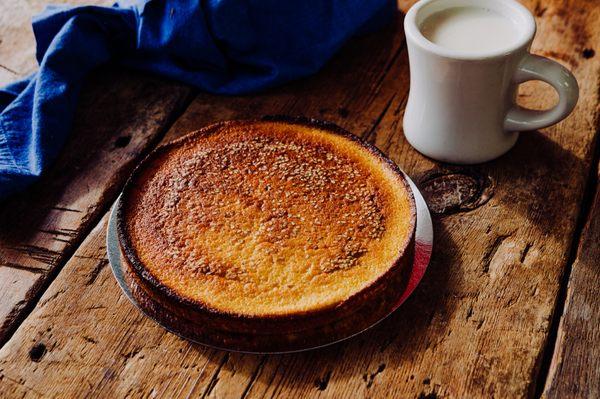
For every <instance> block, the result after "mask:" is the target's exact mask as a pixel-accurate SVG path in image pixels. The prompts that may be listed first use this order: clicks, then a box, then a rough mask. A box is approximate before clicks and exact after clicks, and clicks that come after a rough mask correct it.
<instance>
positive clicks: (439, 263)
mask: <svg viewBox="0 0 600 399" xmlns="http://www.w3.org/2000/svg"><path fill="white" fill-rule="evenodd" d="M528 5H529V6H530V8H531V9H537V7H539V6H537V5H536V4H535V3H533V2H530V3H528ZM544 7H545V10H544V11H542V9H539V10H538V13H537V14H538V21H539V31H540V34H539V36H538V39H537V40H536V42H535V45H534V50H535V51H540V50H544V51H549V50H550V49H551V50H552V51H555V52H556V54H557V56H556V57H555V58H559V59H560V60H561V61H563V62H565V61H564V60H570V61H569V66H570V67H571V68H573V70H574V73H575V74H576V76H577V77H578V79H579V81H580V83H581V89H582V96H581V102H580V104H579V106H578V108H577V109H576V111H575V114H574V115H573V116H572V117H571V118H569V119H568V120H566V121H564V122H563V123H561V124H559V125H557V126H555V127H552V128H550V129H546V130H545V131H544V132H543V133H540V132H536V133H530V134H524V135H523V136H522V138H521V140H520V141H519V143H518V145H517V147H516V148H515V149H514V150H513V151H511V153H509V154H508V155H507V156H505V157H503V158H501V159H499V160H497V161H494V162H490V163H488V164H485V165H480V166H476V167H453V166H447V165H441V164H437V163H434V162H432V161H430V160H428V159H426V158H424V157H422V156H421V155H419V154H417V153H416V152H415V151H414V150H412V149H411V148H410V147H409V145H408V144H407V143H406V141H405V140H404V137H403V135H402V129H401V119H402V113H403V109H404V104H405V101H406V94H407V85H408V67H407V64H406V53H405V52H404V51H402V33H401V29H400V21H397V23H396V26H395V30H394V32H391V31H387V32H383V33H380V34H378V35H375V36H372V37H370V38H367V39H364V40H362V41H361V42H359V43H357V44H355V45H353V46H352V48H350V49H349V50H347V51H345V52H344V53H343V54H342V55H340V56H339V57H337V58H336V60H335V61H334V62H333V63H332V64H331V65H329V67H328V68H326V70H325V71H323V72H321V73H320V74H318V75H317V76H315V77H313V78H310V79H306V80H303V81H301V82H297V83H296V84H293V85H289V86H287V87H284V88H280V89H277V90H274V91H271V92H268V93H264V94H261V95H257V96H247V97H232V98H225V97H217V96H208V95H199V96H198V97H197V98H196V100H195V101H194V103H193V104H192V105H191V106H190V107H189V108H188V110H187V111H186V113H185V114H184V115H183V117H182V118H180V119H179V120H178V122H177V123H176V124H175V125H174V127H173V128H172V129H171V130H170V132H169V133H168V135H167V139H170V138H174V137H177V136H179V135H181V134H184V133H185V132H188V131H190V130H193V129H196V128H199V127H201V126H202V125H204V124H206V123H210V122H213V121H215V120H221V119H227V118H237V117H256V116H260V115H263V114H274V113H287V114H304V115H306V116H312V117H317V118H323V119H329V120H332V121H334V122H336V123H338V124H340V125H341V126H343V127H345V128H348V129H350V130H352V131H354V132H356V133H359V134H362V135H363V136H365V137H367V138H368V139H369V140H370V141H372V142H374V143H375V144H377V145H378V146H379V147H380V148H382V149H383V150H384V151H386V152H387V153H388V154H390V156H391V157H392V159H394V160H395V161H396V162H397V163H398V164H400V165H401V166H402V167H403V168H404V169H405V170H406V171H407V172H408V173H409V174H410V175H411V176H412V177H413V178H414V179H415V180H416V181H417V182H418V184H419V185H420V187H421V188H422V190H423V191H424V193H425V194H426V195H427V197H428V199H429V202H430V204H431V205H432V210H433V211H434V217H435V234H436V242H435V245H436V246H435V251H434V257H433V259H432V263H431V266H430V268H429V270H428V272H427V274H426V276H425V279H424V280H423V283H422V284H421V285H420V286H419V288H418V289H417V291H416V292H415V294H414V296H413V297H412V298H410V299H409V301H408V302H407V303H406V304H405V305H404V306H403V307H402V308H401V309H400V310H399V311H398V312H396V313H395V314H394V315H393V316H392V317H390V318H389V319H387V320H386V321H385V322H383V323H382V324H381V325H379V326H378V327H376V328H375V329H373V330H371V331H369V332H367V333H365V334H362V335H361V336H359V337H357V338H355V339H352V340H350V341H348V342H346V343H342V344H338V345H335V346H333V347H330V348H327V349H323V350H319V351H313V352H309V353H304V354H296V355H285V356H252V355H240V354H227V353H224V352H219V351H215V350H210V349H206V348H203V347H201V346H197V345H192V344H189V343H187V342H185V341H183V340H181V339H179V338H177V337H175V336H173V335H172V334H169V333H167V332H165V331H163V330H162V329H161V328H159V327H157V326H156V325H154V324H153V323H152V322H151V321H149V320H147V319H145V318H144V317H143V316H141V315H140V314H139V312H137V311H135V309H134V307H133V306H132V305H130V304H129V303H128V302H127V300H126V299H125V298H124V297H123V296H122V295H121V294H120V292H119V288H118V287H117V285H116V282H114V280H113V278H112V276H111V273H110V270H109V269H108V268H107V267H106V266H102V267H100V266H99V265H100V264H101V263H103V262H104V263H105V258H104V251H105V249H104V244H103V240H104V229H105V220H103V222H102V223H101V224H100V225H99V226H98V227H97V228H96V229H95V230H94V231H93V232H92V234H90V236H89V237H88V238H87V239H86V241H85V242H84V244H83V245H82V246H81V247H80V248H79V250H78V251H77V252H76V254H75V256H74V257H73V258H72V259H71V260H70V261H69V262H68V263H67V265H66V266H65V267H64V268H63V270H62V272H61V273H60V275H59V276H58V277H57V279H56V280H55V281H54V282H53V284H52V285H51V286H50V288H49V289H48V291H47V292H46V293H45V294H44V296H43V297H42V299H41V301H40V304H39V306H38V307H37V308H36V309H35V310H34V311H33V312H32V313H31V315H30V316H29V317H28V318H27V320H26V321H25V322H24V323H23V324H22V325H21V327H20V328H19V330H18V331H17V332H16V333H15V335H14V336H13V337H12V339H11V340H10V341H9V342H8V343H7V344H6V345H5V346H4V347H3V348H2V349H1V350H0V384H1V385H2V388H5V389H6V392H8V393H9V394H14V395H17V394H18V393H19V392H21V391H22V390H25V389H36V390H40V389H41V388H43V392H44V394H46V395H48V396H58V395H63V396H80V397H84V396H90V395H94V396H104V397H120V396H125V395H127V394H128V395H133V396H144V395H157V396H158V395H161V396H165V395H167V396H170V397H186V396H188V395H191V396H203V397H263V396H272V397H284V398H285V397H304V396H307V397H315V396H323V397H361V396H367V397H490V396H492V397H494V396H495V397H524V396H528V395H530V394H532V389H533V388H534V386H535V381H536V378H537V373H538V367H539V361H540V358H541V355H542V353H543V349H544V347H545V345H546V340H547V339H548V335H549V327H550V320H551V318H552V315H553V310H554V308H555V305H556V304H555V301H556V297H557V292H558V290H559V286H560V282H561V277H562V274H563V272H564V270H565V267H566V262H567V255H568V253H569V251H570V246H571V240H572V237H573V233H574V229H575V224H576V220H577V217H578V214H579V203H580V202H581V198H582V195H583V189H584V186H585V180H586V177H587V175H588V172H589V168H590V164H591V160H592V157H593V151H592V145H591V144H592V142H593V141H594V139H595V135H596V134H597V131H596V126H597V125H596V123H597V118H598V104H599V98H598V87H599V79H600V77H599V75H598V73H597V72H598V68H599V66H600V62H599V61H598V60H599V59H598V58H597V57H587V56H586V54H589V52H586V50H588V49H593V48H600V37H599V35H598V32H597V29H599V28H598V26H597V24H594V23H593V21H596V20H598V18H600V15H598V13H599V12H600V10H598V9H597V7H595V3H594V2H586V1H583V0H580V1H576V2H565V3H564V4H563V2H562V1H558V0H556V1H553V2H547V3H545V4H544ZM567 10H582V11H575V12H574V13H569V12H567ZM539 89H540V86H539V85H528V86H527V87H526V89H525V90H524V92H523V95H522V96H521V101H522V102H524V103H525V104H528V105H540V104H548V103H549V102H551V101H552V99H553V98H554V97H553V95H554V94H553V93H551V92H550V91H547V90H541V91H538V90H539ZM457 192H458V193H460V195H458V194H455V193H457ZM98 270H99V271H98ZM92 271H94V275H95V271H98V274H97V275H96V276H95V277H94V278H92V276H90V273H91V272H92ZM90 281H91V284H89V282H90ZM40 345H43V347H42V346H40ZM44 349H45V350H44ZM40 354H42V355H41V356H40ZM5 381H9V382H8V383H5Z"/></svg>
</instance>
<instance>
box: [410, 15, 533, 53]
mask: <svg viewBox="0 0 600 399" xmlns="http://www.w3.org/2000/svg"><path fill="white" fill-rule="evenodd" d="M420 30H421V33H422V34H423V36H425V37H426V38H427V39H428V40H429V41H431V42H433V43H435V44H437V45H439V46H442V47H446V48H448V49H451V50H457V51H463V52H472V53H481V52H482V51H483V52H485V51H491V50H500V49H504V48H509V47H511V46H512V45H513V44H514V43H515V42H516V41H517V40H518V38H519V36H520V35H521V32H520V31H519V27H518V26H517V24H516V23H515V22H513V21H512V20H511V19H509V18H507V17H506V16H504V15H502V14H500V13H498V12H496V11H492V10H488V9H485V8H478V7H455V8H449V9H446V10H443V11H440V12H437V13H434V14H432V15H430V16H429V17H427V18H426V19H425V21H423V23H422V24H421V26H420Z"/></svg>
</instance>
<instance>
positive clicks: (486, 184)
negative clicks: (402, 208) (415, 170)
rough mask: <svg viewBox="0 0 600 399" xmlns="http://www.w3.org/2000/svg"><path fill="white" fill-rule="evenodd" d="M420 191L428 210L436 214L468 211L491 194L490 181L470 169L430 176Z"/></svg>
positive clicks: (425, 179) (478, 205)
mask: <svg viewBox="0 0 600 399" xmlns="http://www.w3.org/2000/svg"><path fill="white" fill-rule="evenodd" d="M420 188H421V192H422V194H423V196H424V197H425V201H426V202H427V205H428V206H429V210H430V211H431V212H433V213H435V214H437V215H449V214H453V213H457V212H466V211H471V210H473V209H476V208H478V207H480V206H482V205H483V204H485V203H486V202H488V201H489V199H490V198H491V197H492V195H493V182H492V179H491V178H490V177H489V176H487V175H484V174H482V173H479V172H476V171H471V170H463V171H450V172H434V173H431V174H429V175H427V176H426V177H425V178H424V179H422V181H421V184H420Z"/></svg>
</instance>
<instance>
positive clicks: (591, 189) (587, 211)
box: [532, 84, 600, 398]
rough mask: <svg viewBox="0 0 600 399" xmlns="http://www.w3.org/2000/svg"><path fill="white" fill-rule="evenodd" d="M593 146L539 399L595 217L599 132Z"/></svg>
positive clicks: (537, 379)
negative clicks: (584, 241) (580, 251)
mask: <svg viewBox="0 0 600 399" xmlns="http://www.w3.org/2000/svg"><path fill="white" fill-rule="evenodd" d="M598 92H599V93H600V84H599V86H598ZM596 132H600V117H598V118H597V120H596ZM592 145H593V147H594V149H593V154H592V163H591V166H590V170H589V174H588V178H587V181H586V185H585V189H584V194H583V198H582V200H581V203H580V206H579V216H578V218H577V222H576V225H575V234H574V235H573V239H572V240H571V247H570V249H569V255H568V258H567V267H566V268H565V271H564V273H563V275H562V278H561V282H560V289H559V292H558V296H557V298H556V303H555V306H554V311H553V314H552V323H551V325H550V331H549V334H548V339H547V341H546V344H545V346H544V350H543V351H542V354H541V359H540V365H539V370H538V373H537V374H538V375H537V377H534V379H533V380H534V381H535V384H534V385H533V387H532V390H533V389H535V392H532V395H533V396H534V397H536V398H539V397H541V396H542V394H543V393H544V388H545V386H546V384H547V383H548V382H549V381H548V378H549V377H550V368H551V366H552V359H553V357H554V352H555V351H556V350H557V349H558V348H557V344H558V331H559V328H560V321H561V319H562V317H563V315H564V311H565V304H566V300H567V291H568V288H569V280H570V278H571V274H572V273H573V265H574V263H575V261H576V260H577V255H578V249H579V245H580V243H581V241H582V239H583V238H584V237H583V234H584V231H585V226H586V224H587V223H588V219H589V218H590V217H592V216H593V215H592V208H593V205H594V200H595V197H596V191H597V188H598V176H599V175H598V173H599V172H600V169H599V168H600V139H598V134H596V135H595V136H594V142H593V144H592Z"/></svg>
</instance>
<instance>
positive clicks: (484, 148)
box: [404, 0, 578, 164]
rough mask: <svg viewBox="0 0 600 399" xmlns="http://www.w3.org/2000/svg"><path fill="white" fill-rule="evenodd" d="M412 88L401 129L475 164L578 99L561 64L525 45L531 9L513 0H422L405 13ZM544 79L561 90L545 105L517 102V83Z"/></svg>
mask: <svg viewBox="0 0 600 399" xmlns="http://www.w3.org/2000/svg"><path fill="white" fill-rule="evenodd" d="M404 28H405V32H406V40H407V45H408V51H409V61H410V75H411V77H410V93H409V98H408V103H407V107H406V111H405V114H404V133H405V135H406V138H407V140H408V141H409V143H410V144H411V145H412V146H413V147H415V148H416V149H417V150H418V151H420V152H421V153H423V154H425V155H427V156H429V157H431V158H434V159H437V160H440V161H446V162H452V163H461V164H470V163H479V162H485V161H488V160H491V159H494V158H496V157H498V156H500V155H502V154H504V153H505V152H506V151H508V150H509V149H510V148H511V147H512V146H513V145H514V144H515V142H516V141H517V138H518V133H517V132H519V131H526V130H535V129H540V128H542V127H546V126H550V125H552V124H555V123H557V122H558V121H560V120H562V119H564V118H565V117H566V116H567V115H568V114H569V113H570V112H571V111H572V109H573V107H574V106H575V103H576V102H577V98H578V87H577V82H576V81H575V78H574V77H573V75H571V73H570V72H569V71H568V70H567V69H565V68H564V67H562V66H561V65H560V64H558V63H556V62H554V61H551V60H549V59H547V58H543V57H539V56H536V55H532V54H530V53H529V52H528V50H529V47H530V45H531V41H532V40H533V37H534V34H535V22H534V19H533V16H532V15H531V13H530V12H529V11H528V10H527V9H526V8H525V7H523V6H522V5H521V4H519V3H518V2H516V1H514V0H422V1H419V2H418V3H416V4H415V5H414V6H413V7H412V8H411V9H410V10H409V12H408V13H407V15H406V18H405V20H404ZM527 80H543V81H545V82H547V83H549V84H551V85H552V86H553V87H554V88H555V89H556V90H557V92H558V94H559V103H558V104H557V105H556V106H555V107H554V108H552V109H550V110H547V111H534V110H527V109H523V108H521V107H519V106H518V105H516V103H515V99H516V91H517V86H518V84H519V83H522V82H525V81H527Z"/></svg>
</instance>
